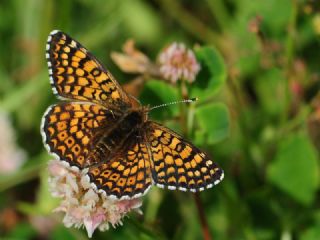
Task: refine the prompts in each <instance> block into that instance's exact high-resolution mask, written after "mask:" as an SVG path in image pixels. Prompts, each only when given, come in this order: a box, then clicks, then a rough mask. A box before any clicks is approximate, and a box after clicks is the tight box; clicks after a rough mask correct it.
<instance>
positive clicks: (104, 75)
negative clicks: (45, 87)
mask: <svg viewBox="0 0 320 240" xmlns="http://www.w3.org/2000/svg"><path fill="white" fill-rule="evenodd" d="M46 58H47V63H48V67H49V75H50V82H51V86H52V89H53V92H54V93H55V94H56V95H57V96H58V97H61V98H63V99H64V98H67V99H74V100H81V101H89V102H94V103H99V104H101V105H104V106H108V107H112V108H115V107H120V108H126V107H130V106H131V103H130V98H129V97H128V96H127V94H126V93H125V92H124V91H123V90H122V89H121V87H120V85H119V84H118V83H117V81H116V80H115V79H114V78H113V77H112V75H111V74H110V72H108V71H107V70H105V69H104V68H103V67H102V65H101V64H100V63H99V62H98V60H97V59H96V58H95V57H94V56H93V55H92V54H91V53H89V52H88V50H87V49H86V48H84V47H83V46H82V45H81V44H80V43H78V42H77V41H75V40H73V39H72V38H71V37H69V36H68V35H67V34H65V33H63V32H61V31H57V30H55V31H52V32H51V33H50V35H49V37H48V41H47V52H46Z"/></svg>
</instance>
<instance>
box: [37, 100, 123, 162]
mask: <svg viewBox="0 0 320 240" xmlns="http://www.w3.org/2000/svg"><path fill="white" fill-rule="evenodd" d="M117 120H118V117H117V116H116V114H115V113H114V112H111V111H109V110H107V109H106V108H104V107H103V106H100V105H96V104H92V103H80V102H79V103H77V102H63V103H60V104H57V105H52V106H50V107H49V108H48V110H47V112H46V113H45V114H44V116H43V118H42V126H41V132H42V137H43V141H44V144H45V146H46V147H47V149H48V151H49V152H51V153H53V154H54V155H56V156H57V157H58V158H59V159H61V160H63V161H66V162H68V163H69V164H70V165H71V166H77V167H81V168H83V167H85V166H86V165H88V164H93V163H94V162H96V160H95V158H94V156H92V153H93V152H94V151H95V148H96V145H97V143H98V141H99V140H100V138H101V136H102V135H103V134H104V133H105V129H106V128H108V127H109V128H111V126H112V125H114V124H115V123H116V122H117Z"/></svg>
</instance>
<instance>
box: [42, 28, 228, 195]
mask: <svg viewBox="0 0 320 240" xmlns="http://www.w3.org/2000/svg"><path fill="white" fill-rule="evenodd" d="M46 59H47V62H48V67H49V76H50V83H51V86H52V90H53V92H54V93H55V94H56V95H57V96H58V98H60V99H62V100H63V101H62V102H60V103H58V104H55V105H52V106H50V107H49V108H48V109H47V111H46V112H45V114H44V116H43V119H42V126H41V132H42V136H43V141H44V144H45V146H46V147H47V149H48V151H49V152H50V153H51V154H53V155H55V156H56V157H57V158H58V159H60V160H61V161H63V162H64V163H67V164H68V165H70V166H71V167H75V168H77V169H80V170H82V169H85V168H86V169H88V173H87V176H88V178H89V180H90V182H91V183H92V185H93V186H94V188H96V190H98V191H99V192H101V193H103V194H106V196H107V197H109V198H113V199H130V198H136V197H140V196H142V195H143V194H145V193H146V192H147V191H148V190H149V189H150V187H151V186H152V185H157V186H158V187H161V188H168V189H170V190H174V189H178V190H181V191H191V192H197V191H202V190H204V189H206V188H211V187H212V186H214V185H216V184H218V183H219V182H220V181H221V180H222V179H223V170H222V169H221V168H219V167H218V166H217V165H216V164H215V163H214V162H213V161H212V160H211V159H210V158H209V157H208V156H207V155H206V154H205V153H204V152H202V151H201V150H199V149H198V148H196V147H195V146H194V145H193V144H191V143H190V142H188V141H186V140H185V139H183V137H181V136H180V135H179V134H177V133H175V132H174V131H172V130H170V129H168V128H166V127H164V126H162V125H161V124H159V123H156V122H153V121H150V120H149V119H148V112H149V110H150V109H149V108H148V107H145V106H141V105H140V103H139V102H138V101H137V100H136V99H135V98H134V97H132V96H130V95H128V94H127V93H126V92H125V91H124V90H123V89H122V88H121V87H120V85H119V84H118V82H117V81H116V80H115V79H114V78H113V76H112V75H111V74H110V72H108V71H107V70H106V69H105V68H104V67H103V66H102V64H101V63H100V62H99V61H98V60H97V59H96V58H95V57H94V56H93V55H92V54H91V53H89V52H88V51H87V49H85V48H84V47H83V46H82V45H81V44H80V43H78V42H77V41H75V40H73V39H72V38H71V37H69V36H68V35H67V34H65V33H63V32H61V31H57V30H55V31H52V32H51V33H50V35H49V37H48V42H47V48H46Z"/></svg>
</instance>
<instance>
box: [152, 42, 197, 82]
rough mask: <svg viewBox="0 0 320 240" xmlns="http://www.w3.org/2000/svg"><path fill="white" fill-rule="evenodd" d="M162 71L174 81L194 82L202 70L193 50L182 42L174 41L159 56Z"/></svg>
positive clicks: (165, 76)
mask: <svg viewBox="0 0 320 240" xmlns="http://www.w3.org/2000/svg"><path fill="white" fill-rule="evenodd" d="M158 61H159V63H160V72H161V74H162V75H163V77H164V78H165V79H167V80H169V81H171V82H172V83H176V82H177V81H178V80H179V79H184V80H187V81H188V82H190V83H192V82H193V81H194V80H195V77H196V75H197V74H198V72H199V70H200V65H199V63H198V62H197V59H196V57H195V55H194V53H193V51H192V50H190V49H187V48H186V46H185V45H184V44H182V43H176V42H174V43H172V44H171V45H169V46H168V47H167V48H165V49H164V50H163V51H162V52H161V53H160V54H159V57H158Z"/></svg>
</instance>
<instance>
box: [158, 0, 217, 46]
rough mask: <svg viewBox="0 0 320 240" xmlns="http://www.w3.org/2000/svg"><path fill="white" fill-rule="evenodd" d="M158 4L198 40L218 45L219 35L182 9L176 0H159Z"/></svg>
mask: <svg viewBox="0 0 320 240" xmlns="http://www.w3.org/2000/svg"><path fill="white" fill-rule="evenodd" d="M160 6H161V7H162V8H163V9H164V11H165V12H166V13H168V14H169V15H170V16H171V17H172V18H173V19H175V20H176V21H177V22H178V23H179V24H180V25H181V26H182V27H183V28H184V29H186V30H187V31H188V32H189V33H190V34H193V35H194V36H195V37H196V38H198V39H199V40H200V41H204V42H206V43H211V44H212V43H213V44H215V45H220V44H219V43H220V41H219V39H220V37H219V35H218V34H217V33H216V32H214V31H213V30H212V29H210V28H209V27H207V26H206V25H205V24H204V23H203V22H201V21H199V19H198V18H196V17H194V16H193V15H192V14H190V13H189V12H187V11H186V10H184V9H183V8H182V7H181V5H180V4H179V3H178V1H170V0H161V1H160Z"/></svg>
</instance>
